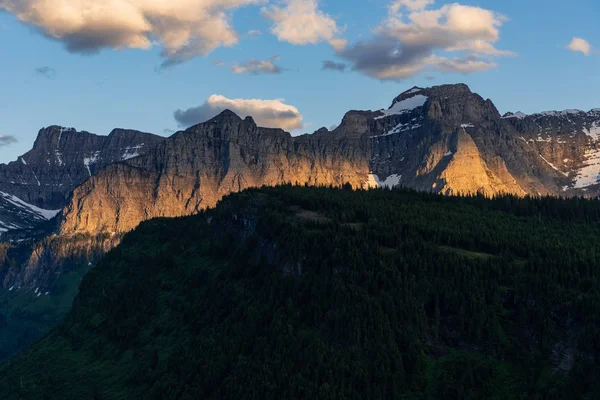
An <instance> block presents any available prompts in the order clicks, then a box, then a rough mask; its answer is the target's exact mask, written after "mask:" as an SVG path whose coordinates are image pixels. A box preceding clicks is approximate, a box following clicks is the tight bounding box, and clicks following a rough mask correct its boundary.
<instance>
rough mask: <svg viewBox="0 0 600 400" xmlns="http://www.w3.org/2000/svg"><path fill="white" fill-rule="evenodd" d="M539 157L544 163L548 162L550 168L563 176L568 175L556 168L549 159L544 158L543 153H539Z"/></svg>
mask: <svg viewBox="0 0 600 400" xmlns="http://www.w3.org/2000/svg"><path fill="white" fill-rule="evenodd" d="M540 157H541V158H542V160H544V161H545V162H546V164H548V165H549V166H550V167H552V169H554V170H555V171H558V172H560V173H561V174H563V175H564V176H569V175H567V174H565V173H564V172H562V171H561V170H560V169H558V168H556V166H555V165H554V164H552V163H551V162H550V161H548V160H546V159H545V158H544V156H543V155H541V154H540Z"/></svg>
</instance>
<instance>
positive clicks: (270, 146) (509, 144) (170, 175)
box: [60, 85, 600, 235]
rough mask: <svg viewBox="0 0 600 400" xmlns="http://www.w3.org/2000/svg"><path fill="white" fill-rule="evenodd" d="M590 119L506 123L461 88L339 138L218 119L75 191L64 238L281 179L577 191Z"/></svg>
mask: <svg viewBox="0 0 600 400" xmlns="http://www.w3.org/2000/svg"><path fill="white" fill-rule="evenodd" d="M597 115H598V116H600V113H598V112H597V111H593V112H590V113H580V112H574V111H568V112H563V113H545V114H540V115H539V116H522V115H521V114H517V115H515V114H508V115H505V116H504V117H502V116H501V115H500V114H499V112H498V110H497V109H496V107H495V106H494V104H493V103H492V102H491V101H490V100H485V99H483V98H482V97H481V96H479V95H477V94H475V93H472V92H471V90H470V89H469V88H468V87H467V86H466V85H445V86H437V87H433V88H428V89H422V88H416V87H415V88H412V89H410V90H408V91H406V92H404V93H402V94H401V95H400V96H398V97H397V98H395V99H394V100H393V102H392V105H391V107H390V108H389V109H387V110H380V111H350V112H348V113H347V114H346V115H345V116H344V118H343V120H342V122H341V124H340V125H339V127H338V128H336V129H335V130H333V131H328V130H327V129H324V128H323V129H320V130H318V131H317V132H315V133H314V134H312V135H303V136H299V137H291V136H290V135H289V134H288V133H286V132H284V131H281V130H277V129H264V128H259V127H257V126H256V124H255V123H254V121H253V120H252V118H247V119H245V120H242V119H240V118H239V117H238V116H237V115H235V114H234V113H232V112H230V111H225V112H223V113H222V114H220V115H219V116H217V117H215V118H214V119H212V120H210V121H207V122H205V123H202V124H199V125H197V126H194V127H192V128H190V129H188V130H186V131H184V132H178V133H176V134H175V135H173V136H172V137H171V138H169V139H167V140H166V141H165V142H164V143H162V144H160V145H158V146H157V147H155V148H154V149H152V150H150V151H149V152H148V153H146V154H144V155H142V156H140V157H136V158H133V159H131V160H128V161H126V162H124V163H121V164H118V165H111V166H109V167H107V168H106V169H104V170H102V171H101V172H100V173H99V174H97V175H96V176H93V177H92V178H91V179H89V180H88V181H87V182H85V183H84V184H83V185H82V186H80V187H78V188H77V189H76V190H75V192H74V195H73V198H72V200H71V202H70V203H69V204H68V205H67V207H65V208H64V210H63V212H62V218H63V219H62V224H61V227H60V234H62V235H71V234H74V233H81V232H84V233H92V234H94V233H98V232H110V233H122V232H126V231H129V230H131V229H133V228H134V227H135V226H137V224H138V223H139V222H140V221H142V220H145V219H148V218H152V217H158V216H181V215H188V214H192V213H195V212H197V211H199V210H201V209H203V208H206V207H212V206H214V205H215V204H216V203H217V201H219V199H221V198H222V197H223V196H224V195H225V194H227V193H230V192H234V191H239V190H243V189H245V188H248V187H256V186H261V185H275V184H281V183H286V182H290V183H298V184H309V185H330V184H333V185H341V184H344V183H350V184H352V185H353V187H355V188H360V187H368V186H395V185H403V186H408V187H413V188H416V189H418V190H425V191H433V192H439V193H444V194H475V193H481V194H484V195H487V196H493V195H498V194H502V193H511V194H515V195H519V196H522V195H526V194H530V195H546V194H551V195H562V194H567V195H569V194H579V193H581V189H582V187H581V186H582V185H584V184H585V185H588V186H589V185H592V186H593V185H594V184H595V183H596V182H595V176H593V178H590V173H589V172H588V170H586V168H588V169H593V168H595V164H594V162H597V163H598V164H600V150H599V151H598V152H597V154H596V153H595V152H594V151H595V148H596V147H595V146H596V140H597V138H595V136H600V135H599V134H600V122H598V120H599V119H598V118H596V117H597ZM575 117H577V119H576V118H575ZM599 145H600V143H599ZM590 160H591V161H590ZM594 160H596V161H594ZM578 168H579V169H578ZM599 169H600V168H599ZM591 175H593V173H591ZM596 175H597V172H596ZM586 188H587V187H586ZM587 189H589V190H588V191H589V192H590V193H592V192H593V190H592V188H587Z"/></svg>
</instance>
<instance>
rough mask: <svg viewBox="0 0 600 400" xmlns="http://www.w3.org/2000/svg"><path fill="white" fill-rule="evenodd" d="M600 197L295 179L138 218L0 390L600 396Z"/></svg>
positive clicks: (206, 395)
mask: <svg viewBox="0 0 600 400" xmlns="http://www.w3.org/2000/svg"><path fill="white" fill-rule="evenodd" d="M599 238H600V202H599V201H592V200H583V199H566V200H563V199H555V198H517V197H511V196H506V197H498V198H495V199H486V198H484V197H482V196H474V197H449V196H439V195H434V194H426V193H417V192H413V191H409V190H403V189H397V190H392V191H390V190H370V191H353V190H351V189H350V188H344V189H333V188H307V187H295V186H281V187H276V188H262V189H252V190H246V191H244V192H242V193H238V194H234V195H230V196H228V197H226V198H225V199H224V200H222V201H221V202H220V204H219V205H218V206H217V208H216V209H213V210H208V211H204V212H202V213H201V214H199V215H196V216H192V217H185V218H178V219H156V220H152V221H149V222H145V223H142V224H141V225H140V227H139V228H137V229H136V230H135V231H133V232H131V233H129V234H127V235H126V236H125V237H124V239H123V241H122V243H121V245H120V246H119V247H117V248H116V249H114V250H112V251H111V252H109V253H108V254H107V255H106V256H105V257H104V258H103V260H102V261H100V263H99V264H98V266H97V267H95V268H94V269H92V270H91V271H90V272H89V273H88V274H87V275H86V277H85V278H84V280H83V282H82V284H81V287H80V293H79V294H78V295H77V297H76V299H75V302H74V305H73V309H72V311H71V312H70V313H69V315H68V316H67V318H66V319H65V321H64V322H63V323H62V324H61V325H60V326H58V327H57V328H56V329H54V330H52V331H51V332H50V333H48V334H47V335H46V336H45V337H43V338H42V339H40V340H39V341H37V342H36V343H35V344H34V345H33V346H31V347H30V348H29V349H28V350H27V351H25V352H24V353H23V354H21V355H19V356H17V357H16V358H14V359H12V360H11V361H8V362H5V363H4V364H2V365H1V366H0V398H3V399H137V398H139V399H297V398H305V399H398V398H401V399H563V398H570V399H594V398H600V369H599V368H596V366H597V365H598V360H599V357H600V324H599V322H600V294H599V291H598V287H599V286H598V276H599V266H600V240H599Z"/></svg>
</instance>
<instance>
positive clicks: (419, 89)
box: [402, 87, 423, 94]
mask: <svg viewBox="0 0 600 400" xmlns="http://www.w3.org/2000/svg"><path fill="white" fill-rule="evenodd" d="M421 90H423V89H421V88H418V87H414V88H412V89H410V90H407V91H406V92H404V93H402V94H414V93H419V92H420V91H421Z"/></svg>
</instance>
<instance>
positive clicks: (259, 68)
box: [231, 56, 282, 75]
mask: <svg viewBox="0 0 600 400" xmlns="http://www.w3.org/2000/svg"><path fill="white" fill-rule="evenodd" d="M277 60H279V56H274V57H271V58H269V59H268V60H255V59H253V60H249V61H246V62H245V63H243V64H233V65H232V66H231V70H232V71H233V73H234V74H252V75H259V74H280V73H281V71H282V69H281V67H280V66H279V65H276V64H275V61H277Z"/></svg>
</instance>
